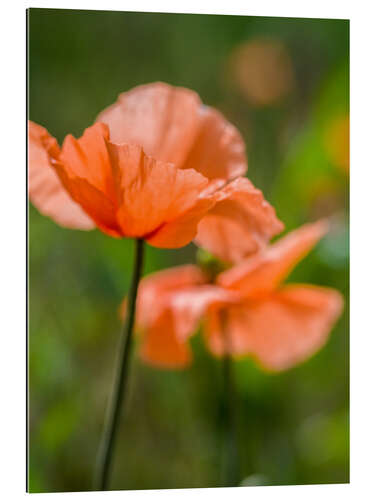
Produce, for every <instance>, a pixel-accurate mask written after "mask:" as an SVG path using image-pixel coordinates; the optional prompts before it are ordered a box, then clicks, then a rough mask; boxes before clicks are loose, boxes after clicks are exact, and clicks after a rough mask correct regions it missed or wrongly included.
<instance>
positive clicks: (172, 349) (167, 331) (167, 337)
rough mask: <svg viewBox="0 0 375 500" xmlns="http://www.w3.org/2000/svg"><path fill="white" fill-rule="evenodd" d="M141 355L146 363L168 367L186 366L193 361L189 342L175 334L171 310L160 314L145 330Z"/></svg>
mask: <svg viewBox="0 0 375 500" xmlns="http://www.w3.org/2000/svg"><path fill="white" fill-rule="evenodd" d="M141 357H142V358H143V360H144V361H145V362H146V363H149V364H151V365H154V366H157V367H159V368H167V369H177V368H185V367H186V366H188V365H189V364H190V363H191V359H192V355H191V350H190V347H189V344H188V343H187V342H184V341H181V340H179V339H178V338H177V336H176V335H175V332H174V331H173V319H172V316H171V314H170V312H169V311H165V312H164V313H163V314H162V315H160V316H159V317H158V318H157V320H156V321H155V322H153V323H152V325H150V327H149V328H148V329H147V332H144V337H143V340H142V344H141Z"/></svg>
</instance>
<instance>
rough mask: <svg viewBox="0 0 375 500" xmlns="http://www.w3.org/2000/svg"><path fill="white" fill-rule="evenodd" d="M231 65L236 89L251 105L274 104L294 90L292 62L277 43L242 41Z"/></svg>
mask: <svg viewBox="0 0 375 500" xmlns="http://www.w3.org/2000/svg"><path fill="white" fill-rule="evenodd" d="M231 63H232V71H233V78H234V81H235V84H236V86H237V87H238V89H239V90H240V92H241V94H242V95H243V97H244V98H245V99H246V100H248V101H249V102H250V103H251V104H252V105H253V106H256V107H265V106H271V105H273V104H276V103H277V102H279V101H280V100H282V99H283V98H284V97H285V96H286V95H287V94H289V92H290V91H291V90H292V89H293V87H294V81H295V80H294V70H293V64H292V60H291V57H290V55H289V52H288V50H287V48H286V47H285V45H284V44H283V43H282V42H281V41H279V40H274V39H253V40H251V41H248V42H245V43H243V44H241V45H239V46H238V47H237V48H236V49H235V50H234V52H233V54H232V57H231Z"/></svg>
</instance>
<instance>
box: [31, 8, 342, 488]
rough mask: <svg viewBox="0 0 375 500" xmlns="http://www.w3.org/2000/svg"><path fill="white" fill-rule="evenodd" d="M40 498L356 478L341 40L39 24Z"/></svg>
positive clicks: (116, 15) (335, 34)
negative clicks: (53, 494) (351, 429)
mask: <svg viewBox="0 0 375 500" xmlns="http://www.w3.org/2000/svg"><path fill="white" fill-rule="evenodd" d="M28 63H29V66H28V77H29V78H28V93H29V94H28V95H29V100H28V101H29V110H28V118H29V120H30V121H29V126H28V181H29V182H28V188H29V200H30V204H29V325H28V326H29V334H28V361H29V363H28V367H29V376H28V389H29V405H28V410H29V413H28V489H29V491H30V492H33V493H38V492H40V493H42V492H64V491H66V492H68V491H90V490H91V491H92V490H111V489H116V490H134V489H163V488H194V487H222V486H248V487H251V486H268V485H297V484H322V483H346V482H348V481H349V326H348V315H349V307H348V294H349V272H348V270H349V250H348V248H349V245H348V233H349V222H348V218H349V200H348V194H349V21H346V20H334V19H330V20H328V19H298V18H267V17H247V16H222V15H198V14H161V13H160V14H158V13H136V12H106V11H79V10H58V9H29V11H28Z"/></svg>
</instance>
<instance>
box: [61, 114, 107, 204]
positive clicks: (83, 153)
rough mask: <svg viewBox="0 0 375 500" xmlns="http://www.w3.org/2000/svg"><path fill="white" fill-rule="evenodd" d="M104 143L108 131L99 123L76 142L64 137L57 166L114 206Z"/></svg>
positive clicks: (72, 138) (73, 139)
mask: <svg viewBox="0 0 375 500" xmlns="http://www.w3.org/2000/svg"><path fill="white" fill-rule="evenodd" d="M108 140H109V131H108V127H107V126H106V125H104V124H103V123H95V124H94V125H92V126H91V127H89V128H87V129H86V130H85V131H84V133H83V135H82V137H80V138H79V139H75V138H74V137H73V136H72V135H68V136H66V138H65V140H64V143H63V146H62V149H61V155H60V162H61V163H63V165H64V168H65V170H66V171H67V173H68V175H69V177H73V176H74V177H79V178H81V179H85V180H86V181H87V182H88V183H89V184H91V185H92V186H94V187H95V188H96V189H97V190H98V191H101V192H102V193H103V194H105V195H106V196H107V197H108V198H109V199H111V200H112V201H113V202H114V201H115V188H114V182H113V174H112V167H111V163H110V159H109V155H108V151H107V147H106V143H107V141H108Z"/></svg>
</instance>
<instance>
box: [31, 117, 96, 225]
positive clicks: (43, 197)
mask: <svg viewBox="0 0 375 500" xmlns="http://www.w3.org/2000/svg"><path fill="white" fill-rule="evenodd" d="M59 154H60V148H59V146H58V144H57V141H56V139H54V138H53V137H52V136H51V135H50V134H49V133H48V132H47V130H46V129H45V128H43V127H41V126H40V125H37V124H36V123H33V122H31V121H29V141H28V187H29V197H30V200H31V202H32V203H33V205H35V207H36V208H37V209H38V210H39V212H40V213H42V214H43V215H46V216H48V217H51V219H53V220H54V221H55V222H56V223H57V224H59V225H60V226H63V227H67V228H70V229H83V230H89V229H94V228H95V224H94V222H93V220H92V219H91V218H90V217H88V215H86V213H85V212H84V211H83V210H82V208H81V207H80V206H79V205H78V204H77V203H76V202H75V201H74V200H73V199H72V198H71V196H70V195H69V194H68V192H67V191H66V189H65V188H64V186H63V185H62V183H61V181H60V179H59V177H58V176H57V175H56V172H55V170H54V169H53V168H52V166H51V163H50V159H51V158H53V157H58V155H59Z"/></svg>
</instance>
